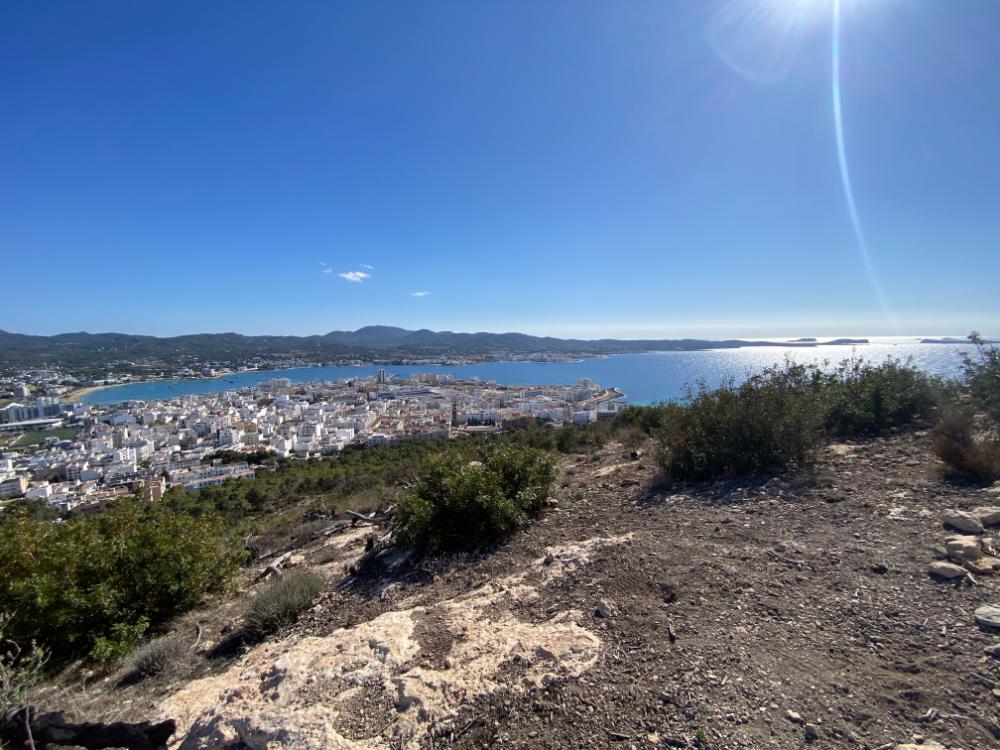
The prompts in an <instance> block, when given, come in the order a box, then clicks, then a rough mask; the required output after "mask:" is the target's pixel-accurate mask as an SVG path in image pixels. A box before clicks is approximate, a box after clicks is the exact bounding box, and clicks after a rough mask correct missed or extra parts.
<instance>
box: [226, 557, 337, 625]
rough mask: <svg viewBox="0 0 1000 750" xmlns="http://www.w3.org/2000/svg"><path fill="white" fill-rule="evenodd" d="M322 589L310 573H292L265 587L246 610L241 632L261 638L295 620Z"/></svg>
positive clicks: (322, 585) (302, 571) (317, 580)
mask: <svg viewBox="0 0 1000 750" xmlns="http://www.w3.org/2000/svg"><path fill="white" fill-rule="evenodd" d="M324 588H326V583H325V582H324V581H323V579H322V578H321V577H320V576H318V575H316V574H315V573H313V572H311V571H306V570H293V571H291V572H289V573H286V574H285V575H283V576H281V577H280V578H275V579H274V580H273V581H271V582H270V583H269V584H267V586H265V587H264V588H263V589H262V590H261V592H260V593H259V594H257V596H256V598H254V600H253V601H252V602H251V603H250V606H249V607H248V609H247V614H246V621H245V630H246V633H247V635H249V636H251V637H253V638H263V637H265V636H267V635H269V634H270V633H273V632H275V631H276V630H278V629H279V628H280V627H282V626H283V625H289V624H291V623H293V622H295V620H296V619H297V618H298V616H299V613H300V612H302V611H303V610H305V609H306V608H307V607H308V606H309V605H310V604H312V602H313V600H314V599H315V598H316V597H317V596H318V595H319V594H320V592H321V591H323V589H324Z"/></svg>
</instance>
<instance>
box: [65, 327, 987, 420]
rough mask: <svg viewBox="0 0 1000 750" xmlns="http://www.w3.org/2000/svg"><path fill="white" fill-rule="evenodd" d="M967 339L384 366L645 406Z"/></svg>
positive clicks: (952, 363)
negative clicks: (618, 395) (810, 367)
mask: <svg viewBox="0 0 1000 750" xmlns="http://www.w3.org/2000/svg"><path fill="white" fill-rule="evenodd" d="M971 351H972V347H971V346H967V345H964V344H921V343H918V342H915V341H914V340H913V339H905V338H880V339H871V343H869V344H862V345H857V346H815V347H808V348H799V347H789V346H766V347H744V348H741V349H711V350H706V351H696V352H649V353H645V354H621V355H613V356H609V357H599V358H593V359H585V360H581V361H575V362H485V363H481V364H473V365H464V366H457V367H453V366H445V365H397V366H393V365H386V366H385V367H384V369H385V370H386V371H387V372H390V373H393V374H396V375H404V376H405V375H412V374H414V373H426V372H433V373H442V374H443V373H448V374H451V375H454V376H455V377H457V378H461V379H471V378H474V377H478V378H480V379H482V380H492V381H495V382H497V383H500V384H502V385H542V384H553V385H554V384H571V383H576V382H577V381H579V380H580V379H581V378H590V379H591V380H593V381H594V382H595V383H599V384H600V385H602V386H605V387H615V388H617V389H618V390H620V391H622V392H623V393H625V395H626V396H627V397H628V400H629V401H630V402H632V403H637V404H645V403H651V402H653V401H660V400H665V399H670V398H677V397H680V396H683V394H684V389H685V386H686V385H689V384H693V383H695V382H697V381H699V380H703V381H705V382H706V383H707V384H708V385H709V386H717V385H719V384H720V383H721V382H723V381H724V380H725V379H727V378H730V377H732V378H736V379H737V380H740V379H743V378H745V377H747V376H748V375H750V374H752V373H755V372H759V371H760V370H761V369H762V368H764V367H766V366H768V365H770V364H775V363H780V362H783V361H784V360H785V359H786V358H789V359H792V360H794V361H796V362H802V363H806V362H818V363H823V362H831V363H836V362H838V361H840V360H842V359H844V358H846V357H850V356H858V357H862V358H864V359H865V360H868V361H871V362H882V361H884V360H885V359H886V358H887V357H893V358H895V359H898V360H903V361H910V362H912V363H913V364H914V365H915V366H917V367H919V368H921V369H923V370H925V371H927V372H930V373H934V374H938V375H943V376H955V375H958V374H959V373H960V372H961V365H962V356H961V355H962V353H963V352H971ZM379 369H380V368H379V366H377V365H362V366H358V367H300V368H291V369H286V370H268V371H255V372H241V373H234V374H231V375H226V376H224V377H221V378H207V379H204V380H160V381H152V382H148V383H135V384H132V385H123V386H116V387H113V388H106V389H103V390H99V391H94V392H92V393H90V394H88V395H87V396H85V397H84V398H83V399H82V400H83V401H84V402H86V403H90V404H113V403H118V402H121V401H129V400H146V401H151V400H165V399H171V398H176V397H177V396H183V395H194V394H202V393H217V392H221V391H227V390H234V389H239V388H246V387H248V386H253V385H256V384H258V383H260V382H262V381H264V380H268V379H270V378H275V377H283V378H289V379H290V380H291V381H292V382H294V383H304V382H308V381H315V380H341V379H344V378H357V377H369V376H371V375H374V374H375V373H377V372H378V370H379Z"/></svg>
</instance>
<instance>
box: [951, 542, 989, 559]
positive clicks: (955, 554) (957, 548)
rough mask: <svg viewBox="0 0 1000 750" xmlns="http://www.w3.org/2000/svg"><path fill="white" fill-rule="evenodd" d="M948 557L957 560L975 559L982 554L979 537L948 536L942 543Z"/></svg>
mask: <svg viewBox="0 0 1000 750" xmlns="http://www.w3.org/2000/svg"><path fill="white" fill-rule="evenodd" d="M944 548H945V551H946V552H947V553H948V557H951V558H954V559H958V560H976V559H978V558H980V557H982V556H983V550H982V549H980V547H979V538H978V537H974V536H950V537H948V539H947V541H945V543H944Z"/></svg>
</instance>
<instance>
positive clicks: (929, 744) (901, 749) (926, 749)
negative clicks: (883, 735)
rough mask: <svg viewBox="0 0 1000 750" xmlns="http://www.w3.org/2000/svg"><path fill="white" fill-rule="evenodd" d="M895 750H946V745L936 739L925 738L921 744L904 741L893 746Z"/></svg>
mask: <svg viewBox="0 0 1000 750" xmlns="http://www.w3.org/2000/svg"><path fill="white" fill-rule="evenodd" d="M893 750H945V747H944V745H942V744H941V743H940V742H935V741H934V740H924V741H923V742H921V743H920V744H917V743H915V742H904V743H902V744H900V745H896V746H895V747H893Z"/></svg>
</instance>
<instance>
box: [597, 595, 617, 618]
mask: <svg viewBox="0 0 1000 750" xmlns="http://www.w3.org/2000/svg"><path fill="white" fill-rule="evenodd" d="M594 614H595V615H597V616H598V617H604V618H608V617H614V616H615V614H617V610H616V609H615V606H614V605H613V604H612V603H611V602H606V601H604V600H603V599H602V600H601V601H599V602H598V603H597V606H596V607H595V608H594Z"/></svg>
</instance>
